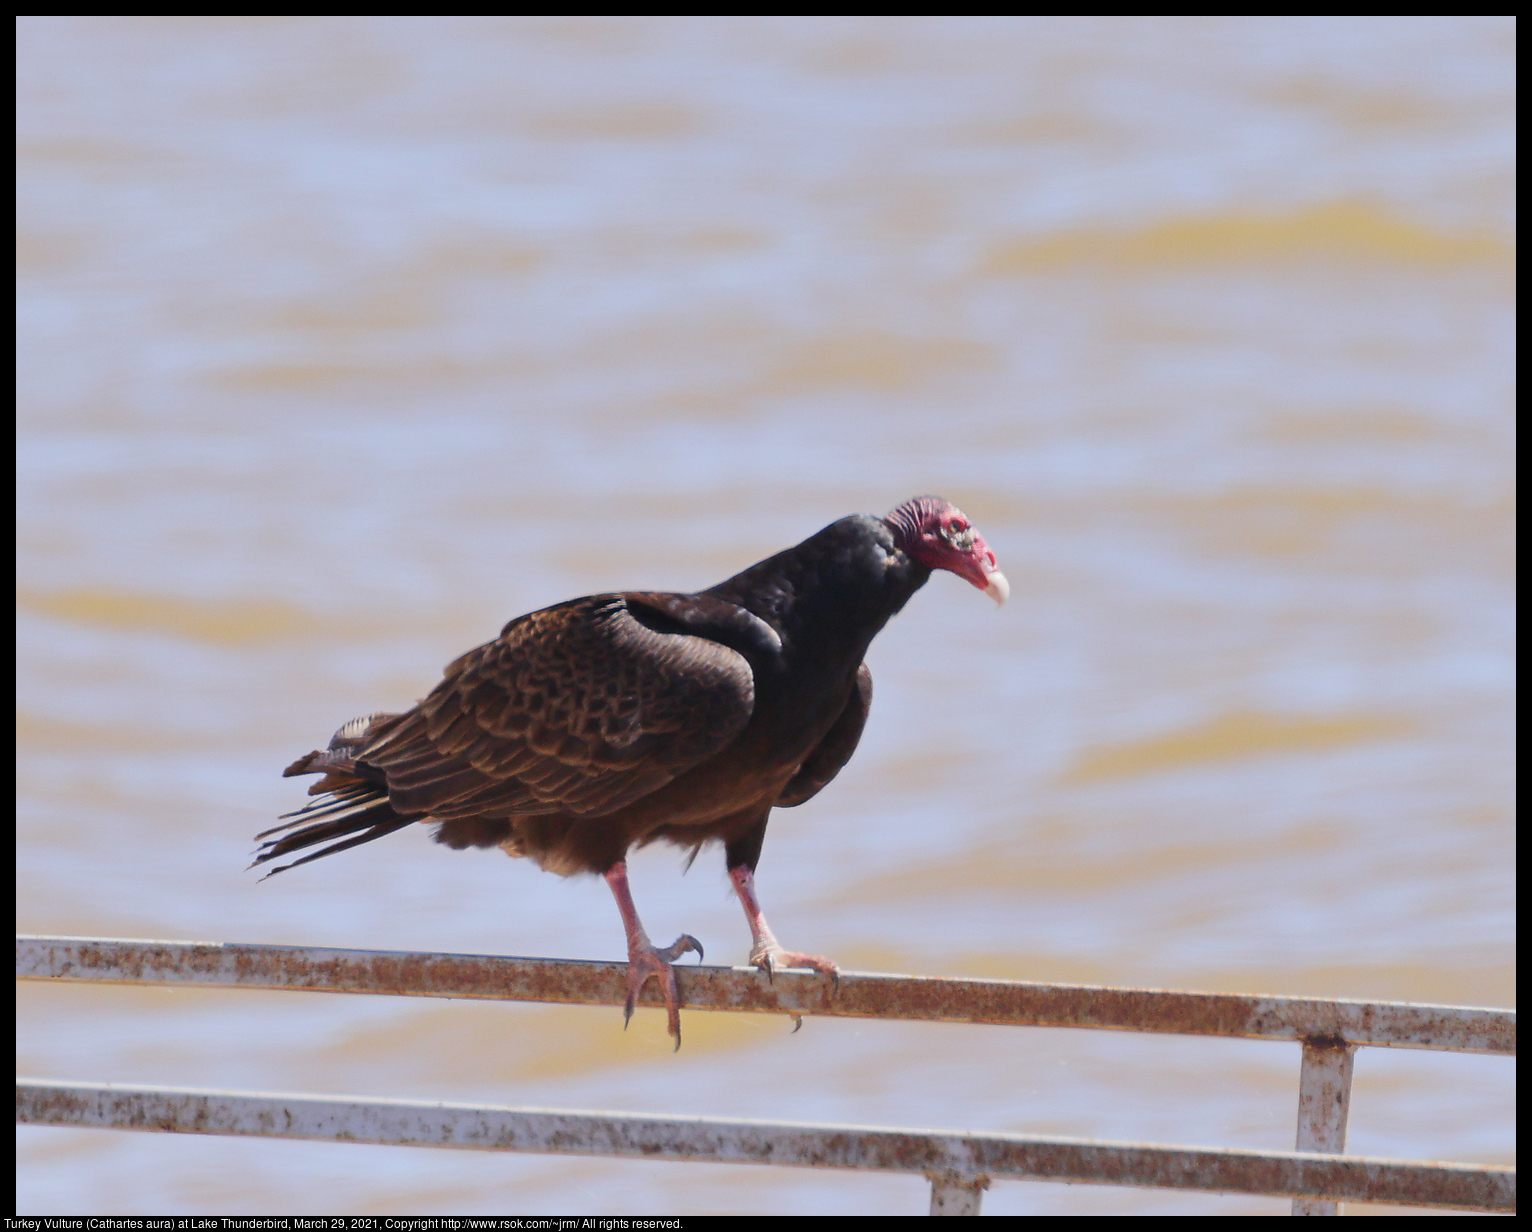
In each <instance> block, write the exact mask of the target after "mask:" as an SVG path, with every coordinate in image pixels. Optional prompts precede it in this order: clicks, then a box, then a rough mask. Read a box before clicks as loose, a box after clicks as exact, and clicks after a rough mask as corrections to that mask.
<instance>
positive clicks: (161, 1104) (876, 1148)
mask: <svg viewBox="0 0 1532 1232" xmlns="http://www.w3.org/2000/svg"><path fill="white" fill-rule="evenodd" d="M16 1119H17V1120H18V1121H22V1122H26V1123H29V1124H48V1125H71V1126H78V1127H115V1128H119V1129H137V1130H148V1131H154V1132H162V1133H191V1134H250V1135H259V1136H262V1137H275V1138H307V1139H318V1140H323V1141H332V1142H366V1143H382V1144H389V1145H396V1146H428V1147H446V1148H460V1149H464V1148H466V1149H469V1150H481V1151H524V1152H534V1153H540V1154H559V1155H596V1156H603V1157H617V1158H628V1159H667V1160H690V1161H710V1162H714V1163H734V1164H771V1165H775V1166H777V1167H790V1168H838V1169H856V1170H863V1171H876V1172H900V1173H915V1174H923V1175H926V1176H928V1177H929V1178H931V1180H932V1182H933V1185H934V1186H936V1188H937V1193H936V1195H934V1196H933V1207H934V1206H936V1205H937V1202H938V1199H942V1197H943V1193H945V1194H946V1195H951V1194H952V1193H953V1191H961V1190H963V1189H965V1188H966V1189H967V1190H969V1191H970V1192H972V1193H973V1194H974V1195H975V1196H976V1195H977V1192H978V1191H979V1190H980V1189H982V1188H983V1186H984V1185H985V1184H986V1183H987V1181H988V1178H991V1177H1005V1178H1010V1179H1015V1180H1033V1181H1066V1182H1073V1183H1076V1184H1079V1183H1086V1184H1093V1185H1133V1186H1148V1187H1153V1188H1173V1189H1193V1190H1207V1191H1211V1192H1217V1193H1248V1194H1269V1195H1273V1196H1278V1197H1286V1196H1295V1197H1310V1198H1313V1197H1318V1198H1323V1199H1328V1200H1330V1201H1346V1200H1350V1201H1357V1202H1382V1203H1392V1204H1398V1205H1409V1206H1435V1207H1448V1208H1451V1209H1455V1210H1481V1211H1509V1210H1513V1209H1514V1205H1515V1172H1514V1170H1513V1169H1510V1168H1502V1167H1490V1166H1481V1165H1474V1164H1440V1163H1413V1162H1405V1161H1400V1160H1389V1159H1366V1158H1359V1157H1356V1156H1350V1157H1348V1156H1336V1155H1313V1154H1306V1153H1304V1152H1301V1151H1230V1150H1217V1149H1209V1148H1188V1147H1177V1146H1159V1145H1153V1144H1148V1143H1138V1142H1100V1141H1092V1140H1087V1139H1070V1138H1042V1137H1034V1136H1031V1135H1027V1134H970V1133H961V1132H954V1131H948V1130H917V1129H883V1128H873V1127H869V1126H863V1125H799V1124H791V1123H784V1122H778V1121H728V1120H723V1119H720V1118H715V1117H654V1116H636V1115H633V1114H631V1113H624V1112H568V1111H561V1110H550V1109H542V1108H495V1107H486V1106H481V1105H474V1104H441V1103H429V1102H426V1101H423V1100H405V1099H372V1100H357V1099H331V1098H324V1097H319V1096H313V1095H277V1094H260V1093H253V1092H235V1091H198V1090H185V1089H179V1088H174V1087H141V1086H116V1085H112V1086H91V1085H85V1084H80V1083H64V1082H38V1081H31V1080H22V1081H20V1082H18V1083H17V1087H16ZM943 1200H950V1199H943ZM973 1205H974V1208H975V1209H974V1210H973V1211H972V1212H968V1211H964V1212H963V1213H975V1214H976V1213H977V1209H976V1208H977V1202H976V1201H975V1202H974V1203H973ZM954 1213H955V1212H954Z"/></svg>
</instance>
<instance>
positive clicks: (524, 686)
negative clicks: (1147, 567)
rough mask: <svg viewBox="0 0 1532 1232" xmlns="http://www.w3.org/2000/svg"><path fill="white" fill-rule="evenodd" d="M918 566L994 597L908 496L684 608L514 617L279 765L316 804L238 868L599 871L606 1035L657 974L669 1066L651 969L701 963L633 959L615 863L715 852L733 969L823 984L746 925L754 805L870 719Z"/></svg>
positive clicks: (850, 745) (931, 499) (778, 802)
mask: <svg viewBox="0 0 1532 1232" xmlns="http://www.w3.org/2000/svg"><path fill="white" fill-rule="evenodd" d="M933 569H946V570H949V571H950V572H952V573H955V574H957V575H958V576H959V577H961V578H964V579H966V580H967V581H969V582H971V583H973V585H975V586H977V587H978V588H979V589H980V590H982V591H984V592H985V593H986V594H987V595H989V596H991V597H992V598H993V599H995V600H996V602H998V603H1004V602H1005V600H1006V596H1007V595H1008V594H1009V592H1010V588H1009V586H1008V585H1007V583H1006V580H1005V575H1004V574H1002V573H1001V572H1000V571H999V570H998V569H997V568H996V562H995V554H994V553H993V552H991V551H990V550H989V546H988V545H987V544H986V543H985V542H984V540H983V539H982V538H981V537H980V536H979V533H978V532H977V531H976V530H974V528H973V524H972V523H971V522H970V521H969V520H968V518H967V516H966V515H964V514H963V513H962V511H961V510H959V509H957V508H955V507H954V506H952V505H950V504H949V503H948V502H946V501H945V500H942V499H941V498H940V497H935V496H921V497H916V498H915V499H914V500H911V501H906V502H905V503H904V504H902V505H900V506H899V507H898V508H897V509H895V510H893V512H891V513H890V514H889V515H888V516H887V517H883V518H877V517H872V516H869V515H863V514H859V515H855V516H852V517H848V518H842V519H841V520H840V521H838V522H832V523H831V524H830V525H829V526H827V527H825V528H824V529H823V530H822V531H820V532H819V533H818V534H816V535H813V536H811V537H810V538H808V539H805V540H804V541H803V542H802V543H800V544H799V545H798V546H797V547H793V548H788V549H787V550H786V551H785V552H778V553H777V554H776V555H775V556H771V557H768V558H767V559H766V560H763V561H761V562H760V563H759V564H757V565H752V566H751V567H750V568H748V569H746V570H745V571H744V572H743V573H739V574H736V575H735V576H734V577H732V578H730V579H729V580H728V581H726V582H721V583H719V584H718V585H717V586H714V587H712V588H711V589H710V590H704V591H700V592H698V593H697V594H692V595H681V594H664V593H659V592H652V591H623V592H618V593H613V594H601V595H587V596H586V597H585V598H583V599H571V600H569V601H568V602H567V603H560V604H557V605H555V606H554V607H550V608H544V609H543V610H542V611H540V612H532V613H531V614H529V615H526V616H521V617H518V618H517V619H515V620H513V621H511V622H510V624H508V625H506V626H505V628H504V629H503V630H502V631H501V633H500V636H499V637H498V638H496V639H495V640H494V641H492V642H489V643H487V644H485V645H483V646H480V647H479V648H478V649H477V650H470V651H469V652H468V653H467V654H465V655H464V656H463V657H462V658H460V659H458V660H457V661H456V662H455V663H453V664H451V665H450V666H449V667H448V668H447V670H446V673H445V676H444V678H443V680H442V682H441V683H440V684H439V685H437V686H436V688H435V689H433V690H432V692H431V695H430V696H429V697H427V698H426V699H425V700H424V701H422V702H420V703H419V704H418V705H416V706H415V707H414V708H413V709H411V710H407V711H405V712H404V713H402V714H371V715H367V716H365V717H363V718H359V719H353V720H352V721H351V722H349V723H347V724H346V725H345V726H344V727H342V728H341V729H340V730H339V731H338V732H336V733H335V737H334V739H332V740H331V741H330V747H329V748H328V749H326V750H325V751H323V752H318V751H316V752H313V753H309V754H307V755H305V756H303V757H300V758H299V759H298V760H297V761H295V762H294V763H293V764H292V765H290V766H288V767H287V769H286V770H285V771H283V773H284V775H295V774H322V775H323V776H324V777H323V778H321V779H320V780H319V781H318V782H317V783H315V784H313V785H312V786H311V787H310V788H309V794H310V795H315V796H319V797H320V799H319V800H316V801H315V802H314V803H312V804H310V805H308V806H307V807H306V808H303V809H300V810H298V811H297V812H294V813H288V814H286V815H285V816H284V817H283V818H282V819H281V820H282V824H281V825H279V826H277V827H275V828H274V829H271V830H267V831H266V832H265V833H264V834H261V835H259V836H258V837H259V838H262V839H266V840H267V841H266V842H265V843H264V844H262V846H261V848H260V850H259V853H258V854H257V856H256V860H255V864H265V863H266V862H267V861H269V860H272V859H275V858H276V857H278V856H284V855H287V854H288V853H289V852H293V851H298V850H301V849H302V848H305V847H311V846H314V845H315V844H318V843H324V842H328V841H329V840H331V839H337V838H338V839H342V840H343V841H341V842H337V843H332V844H331V845H330V846H328V847H324V848H323V849H321V850H319V851H316V852H314V853H312V854H310V855H307V856H304V857H303V858H302V859H299V860H294V861H293V862H292V863H290V864H284V865H281V866H279V867H278V868H275V869H273V870H272V873H278V872H282V871H283V870H284V869H288V868H293V867H295V866H296V865H298V864H306V863H308V862H309V861H310V860H317V859H318V858H319V857H320V856H327V855H331V854H332V853H334V852H337V851H344V850H345V849H346V848H347V847H355V846H356V845H357V844H359V843H367V842H371V841H372V840H373V839H375V838H382V837H383V835H385V834H391V833H393V832H394V831H395V830H399V829H402V828H403V827H405V826H407V825H409V824H410V823H411V822H415V821H424V822H431V823H433V824H435V825H436V827H437V829H436V835H435V837H436V841H437V842H439V843H445V844H446V845H447V846H448V847H454V848H458V849H461V848H464V847H499V848H500V849H501V850H503V851H505V852H506V853H507V854H509V855H512V856H526V857H528V858H530V859H532V860H535V861H537V863H538V864H539V865H540V866H541V867H542V868H544V869H546V870H548V871H549V872H554V873H560V874H562V875H564V876H570V875H571V874H574V873H599V874H600V875H601V876H603V877H605V878H606V880H607V884H608V885H610V886H611V888H612V893H613V895H614V896H615V897H616V899H617V909H618V911H620V912H621V913H622V922H623V927H624V929H625V930H626V931H627V937H628V996H627V1004H626V1006H625V1009H624V1016H623V1021H624V1024H626V1022H627V1020H628V1019H629V1018H631V1017H632V1014H633V1006H634V1003H635V1002H636V1001H637V999H638V994H639V991H640V990H641V989H642V988H643V986H644V984H645V983H647V982H648V981H649V979H651V978H656V977H657V978H658V979H659V980H660V983H661V986H662V987H663V989H664V994H665V1004H666V1008H667V1010H668V1011H669V1024H668V1025H669V1030H670V1034H671V1035H672V1036H674V1037H675V1041H676V1047H678V1048H679V1047H680V1044H681V1022H680V1015H679V1013H678V1012H677V1000H676V982H675V975H674V973H673V972H672V971H671V968H670V964H671V963H672V962H674V961H675V960H676V959H677V958H679V957H680V956H681V955H682V954H684V953H686V952H687V951H688V950H696V952H697V955H698V957H699V959H700V958H701V956H702V946H701V945H699V944H698V942H697V940H696V939H695V938H694V937H691V936H688V935H685V934H683V935H682V936H681V937H679V938H677V940H676V941H675V943H674V944H672V945H669V946H666V947H665V948H664V949H659V948H656V947H655V946H654V945H653V943H651V942H650V940H649V937H648V935H647V934H646V933H645V932H644V927H643V925H642V924H641V923H640V922H639V919H638V912H637V911H636V910H635V908H634V906H633V898H632V895H631V894H630V893H629V891H628V873H627V862H626V860H627V852H628V849H629V848H630V847H633V846H634V845H637V846H644V845H645V844H648V843H652V842H655V841H657V840H659V839H664V840H666V841H667V842H670V843H674V844H676V845H677V846H680V847H687V848H690V849H691V853H692V854H691V858H693V859H695V857H696V854H697V852H698V850H700V849H701V847H702V846H703V845H704V844H706V843H709V842H713V841H719V842H722V843H723V845H724V861H725V864H726V866H727V868H728V873H729V879H730V881H731V882H733V885H734V890H735V893H736V894H738V895H739V900H740V903H741V905H742V906H743V907H744V909H745V918H746V920H747V921H748V922H749V925H750V935H751V939H752V944H751V948H750V961H751V963H753V964H754V965H756V966H758V967H761V968H763V969H765V970H766V971H767V973H768V974H770V973H772V972H773V971H775V970H777V969H779V968H781V967H790V966H796V967H810V968H813V969H814V970H817V971H821V972H823V973H824V974H826V975H828V976H830V977H831V978H832V980H833V979H834V978H836V977H837V976H838V974H839V969H838V968H837V967H836V966H835V964H834V963H832V962H831V961H830V960H829V959H826V958H821V957H819V956H818V955H816V954H800V953H797V952H795V951H793V950H785V949H783V948H782V946H781V945H780V944H779V943H778V942H777V939H776V937H774V936H773V935H772V932H771V929H770V928H769V927H768V926H767V924H766V917H765V916H764V915H762V914H761V908H760V905H759V903H758V902H757V901H756V897H755V878H754V873H755V866H756V862H757V861H758V860H759V859H760V855H761V840H762V839H763V838H765V836H766V822H767V819H768V818H769V817H770V816H771V810H772V809H773V808H776V807H781V808H791V807H792V806H793V805H795V804H802V803H803V802H804V801H805V800H808V799H810V798H812V797H813V796H814V795H816V794H817V793H818V792H819V790H820V789H821V788H822V787H824V785H825V784H826V783H828V782H829V781H830V780H831V779H833V778H834V777H835V776H836V774H838V773H839V772H840V768H841V767H842V766H844V765H845V764H846V762H847V761H848V760H849V759H850V757H851V754H852V753H853V752H854V751H855V750H856V745H857V740H858V739H859V738H860V737H861V734H862V726H863V724H864V723H866V721H867V708H868V705H869V703H870V702H871V701H872V675H871V673H869V672H868V670H867V665H866V664H865V663H863V662H862V656H863V655H864V654H865V653H866V652H867V647H868V644H869V643H870V642H871V641H872V639H873V638H874V637H875V636H876V635H877V633H878V630H880V629H881V628H882V627H883V626H884V624H885V623H887V621H888V619H889V618H890V617H891V616H893V615H894V614H895V613H896V612H898V611H899V610H900V609H901V608H902V607H903V606H904V605H905V603H906V602H908V601H909V598H910V596H911V595H913V594H914V593H915V592H916V591H917V590H919V589H920V588H921V587H922V586H924V585H925V583H926V579H927V578H929V577H930V576H931V571H932V570H933ZM282 831H288V833H286V834H284V835H282V837H280V838H270V837H268V836H270V835H274V834H279V833H280V832H282ZM347 836H350V837H347ZM254 866H255V865H252V866H251V867H252V868H253V867H254ZM269 875H271V874H268V876H269Z"/></svg>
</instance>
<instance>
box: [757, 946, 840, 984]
mask: <svg viewBox="0 0 1532 1232" xmlns="http://www.w3.org/2000/svg"><path fill="white" fill-rule="evenodd" d="M750 965H751V966H753V967H759V968H760V969H761V970H762V971H764V972H765V973H766V978H767V979H771V980H774V979H775V978H776V974H777V972H778V971H781V970H783V969H784V968H787V967H808V968H809V969H810V970H813V971H818V972H820V973H821V974H823V975H828V976H829V977H830V984H831V985H832V987H834V988H836V989H839V988H840V968H839V967H837V966H836V965H835V964H834V963H833V962H831V961H830V960H829V959H828V958H824V957H822V956H821V955H819V954H800V953H799V952H798V951H797V950H784V949H783V948H782V947H781V946H780V945H758V946H756V947H755V949H753V950H751V951H750Z"/></svg>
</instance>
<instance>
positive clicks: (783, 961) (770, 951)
mask: <svg viewBox="0 0 1532 1232" xmlns="http://www.w3.org/2000/svg"><path fill="white" fill-rule="evenodd" d="M729 880H730V881H732V882H733V883H734V892H735V893H736V894H738V895H739V902H740V906H742V907H743V908H744V909H745V919H746V920H748V921H749V922H750V940H751V945H750V962H751V963H752V964H753V965H754V966H757V967H759V968H760V969H761V970H762V971H764V972H766V974H767V975H768V976H772V975H775V974H776V972H778V971H780V970H781V969H782V968H784V967H810V968H812V969H813V970H815V971H822V972H823V973H824V974H825V975H828V976H829V977H830V979H831V980H832V981H833V982H834V983H836V984H839V983H840V968H839V967H837V966H836V965H835V964H834V963H833V962H831V961H830V960H829V959H828V958H822V957H820V956H819V955H818V954H800V953H798V951H797V950H784V949H783V948H782V946H781V945H780V944H779V943H778V941H777V939H776V938H775V937H774V936H772V933H771V925H769V924H767V923H766V917H765V916H764V915H762V914H761V905H760V903H758V902H757V901H756V898H755V874H754V873H752V872H751V871H750V869H749V868H748V867H747V866H746V865H744V864H741V865H738V866H737V867H735V868H731V869H730V870H729Z"/></svg>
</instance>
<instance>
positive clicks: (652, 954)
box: [622, 933, 702, 1052]
mask: <svg viewBox="0 0 1532 1232" xmlns="http://www.w3.org/2000/svg"><path fill="white" fill-rule="evenodd" d="M689 950H696V951H697V961H698V962H699V963H700V962H701V961H702V942H700V941H698V940H697V938H695V937H693V936H691V935H690V934H689V933H682V934H681V935H680V936H679V937H677V938H676V939H675V940H674V941H673V942H672V943H671V944H670V945H667V946H666V947H665V948H664V949H663V950H660V949H656V948H655V947H654V946H652V945H647V944H646V945H644V946H643V947H642V948H637V947H629V950H628V996H627V1000H626V1001H624V1002H623V1006H622V1029H623V1030H624V1031H626V1030H627V1029H628V1023H629V1022H630V1021H631V1020H632V1018H633V1011H634V1009H636V1008H637V1006H638V996H639V993H641V992H643V990H644V985H645V984H647V983H648V982H649V981H650V980H652V979H658V980H659V982H660V991H661V994H662V995H663V996H664V998H665V1013H666V1023H665V1030H666V1032H667V1034H669V1035H670V1036H671V1038H673V1039H674V1040H675V1041H676V1046H675V1047H674V1048H673V1049H671V1051H672V1052H679V1051H680V1049H681V1001H680V994H679V993H678V992H677V991H676V973H675V971H674V970H672V968H671V965H670V964H671V963H673V962H674V961H675V960H676V959H678V958H680V957H681V955H682V954H685V953H686V952H687V951H689Z"/></svg>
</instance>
